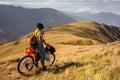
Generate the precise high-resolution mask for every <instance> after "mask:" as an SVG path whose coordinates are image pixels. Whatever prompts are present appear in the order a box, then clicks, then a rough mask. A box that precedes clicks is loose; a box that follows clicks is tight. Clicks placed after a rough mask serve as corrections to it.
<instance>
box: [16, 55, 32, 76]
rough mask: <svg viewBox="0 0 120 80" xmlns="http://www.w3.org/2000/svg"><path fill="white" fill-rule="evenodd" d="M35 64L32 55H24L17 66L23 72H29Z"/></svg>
mask: <svg viewBox="0 0 120 80" xmlns="http://www.w3.org/2000/svg"><path fill="white" fill-rule="evenodd" d="M33 66H34V58H33V57H32V56H25V57H23V58H22V59H21V60H20V61H19V63H18V66H17V70H18V72H19V73H21V74H24V75H26V74H29V73H30V71H31V70H32V68H33Z"/></svg>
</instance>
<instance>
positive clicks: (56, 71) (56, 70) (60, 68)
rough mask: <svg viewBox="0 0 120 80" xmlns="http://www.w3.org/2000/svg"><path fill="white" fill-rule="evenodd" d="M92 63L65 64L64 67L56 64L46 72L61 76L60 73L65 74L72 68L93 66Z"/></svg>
mask: <svg viewBox="0 0 120 80" xmlns="http://www.w3.org/2000/svg"><path fill="white" fill-rule="evenodd" d="M92 63H93V62H87V63H78V62H68V63H64V64H63V65H60V64H56V65H54V66H53V67H51V68H48V69H47V70H46V71H48V72H50V73H53V74H59V73H62V72H64V71H65V70H66V69H68V68H71V67H74V68H79V67H83V66H85V65H88V64H92ZM40 73H41V72H40ZM40 73H37V74H40Z"/></svg>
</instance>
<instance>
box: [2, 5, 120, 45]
mask: <svg viewBox="0 0 120 80" xmlns="http://www.w3.org/2000/svg"><path fill="white" fill-rule="evenodd" d="M79 21H94V22H99V23H105V24H109V25H115V26H119V25H120V23H119V21H120V15H116V14H113V13H103V12H101V13H98V14H92V13H89V12H81V13H68V12H63V11H58V10H55V9H52V8H40V9H27V8H23V7H19V6H18V7H15V6H12V5H0V44H2V43H5V42H8V41H12V40H15V39H17V38H19V37H20V36H23V35H25V34H28V33H29V32H32V31H33V30H34V29H35V28H36V24H37V23H38V22H41V23H43V24H44V26H45V27H46V28H47V27H51V26H55V25H61V24H68V23H72V22H79Z"/></svg>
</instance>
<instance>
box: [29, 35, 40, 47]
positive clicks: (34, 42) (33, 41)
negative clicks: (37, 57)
mask: <svg viewBox="0 0 120 80" xmlns="http://www.w3.org/2000/svg"><path fill="white" fill-rule="evenodd" d="M29 43H30V46H31V47H32V48H36V47H37V45H38V42H37V39H36V37H35V35H33V36H32V37H31V38H30V42H29Z"/></svg>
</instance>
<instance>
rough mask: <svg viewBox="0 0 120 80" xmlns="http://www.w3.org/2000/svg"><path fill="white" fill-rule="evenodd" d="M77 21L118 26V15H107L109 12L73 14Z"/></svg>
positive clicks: (119, 20)
mask: <svg viewBox="0 0 120 80" xmlns="http://www.w3.org/2000/svg"><path fill="white" fill-rule="evenodd" d="M72 15H75V16H76V17H77V19H78V20H79V21H94V22H98V23H105V24H107V25H114V26H120V15H117V14H113V13H109V12H100V13H96V14H93V13H89V12H80V13H73V14H72Z"/></svg>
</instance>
